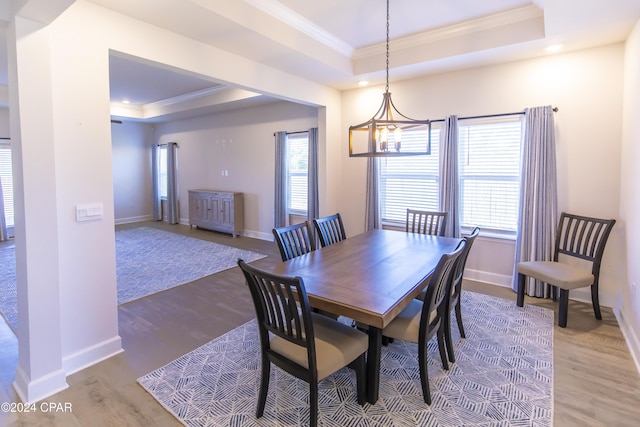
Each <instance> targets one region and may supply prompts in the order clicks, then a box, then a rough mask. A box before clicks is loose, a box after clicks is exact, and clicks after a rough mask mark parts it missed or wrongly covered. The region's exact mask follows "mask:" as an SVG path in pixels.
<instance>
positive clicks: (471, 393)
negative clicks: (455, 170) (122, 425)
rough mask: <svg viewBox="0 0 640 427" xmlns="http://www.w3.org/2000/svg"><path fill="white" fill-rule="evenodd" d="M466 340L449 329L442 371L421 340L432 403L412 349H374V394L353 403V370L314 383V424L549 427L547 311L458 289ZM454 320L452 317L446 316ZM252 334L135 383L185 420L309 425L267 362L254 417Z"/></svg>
mask: <svg viewBox="0 0 640 427" xmlns="http://www.w3.org/2000/svg"><path fill="white" fill-rule="evenodd" d="M462 307H463V318H464V325H465V331H466V334H467V338H466V339H460V337H459V335H458V331H457V327H456V326H454V327H453V335H454V339H455V341H454V342H455V348H454V351H455V355H456V363H454V364H453V365H451V367H450V370H449V371H444V370H443V369H442V365H441V362H440V356H439V353H438V350H437V344H436V341H435V339H433V340H432V341H431V342H430V343H429V377H430V385H431V395H432V398H433V402H432V404H431V405H430V406H429V405H427V404H425V403H424V401H423V398H422V389H421V387H420V374H419V369H418V363H417V354H418V352H417V345H416V344H411V343H406V342H403V341H400V340H395V341H394V342H393V343H392V344H390V345H389V346H387V347H383V349H382V362H381V373H380V375H381V380H380V397H379V400H378V402H377V403H376V404H375V405H370V404H365V405H364V406H359V405H358V404H357V402H356V396H355V375H354V374H353V371H352V370H350V369H346V368H345V369H343V370H341V371H339V372H337V373H336V374H334V375H332V376H330V377H328V378H326V379H324V380H323V381H322V382H321V383H320V385H319V389H320V390H319V399H318V401H319V406H320V410H319V425H321V426H339V427H342V426H381V427H382V426H384V427H387V426H411V427H413V426H551V425H552V423H553V409H552V408H553V311H551V310H548V309H544V308H540V307H536V306H533V305H530V304H528V305H526V306H525V307H524V308H520V307H517V306H516V304H515V302H513V301H508V300H505V299H499V298H494V297H489V296H486V295H481V294H476V293H472V292H464V293H463V300H462ZM453 324H454V325H455V324H456V323H455V319H454V320H453ZM259 379H260V338H259V336H258V334H257V326H256V323H255V320H252V321H250V322H248V323H246V324H244V325H242V326H240V327H238V328H236V329H234V330H232V331H231V332H229V333H227V334H225V335H223V336H221V337H219V338H217V339H215V340H213V341H211V342H209V343H208V344H206V345H204V346H202V347H200V348H198V349H196V350H194V351H192V352H190V353H188V354H186V355H184V356H182V357H180V358H179V359H177V360H175V361H173V362H171V363H169V364H168V365H166V366H164V367H162V368H160V369H158V370H156V371H154V372H151V373H149V374H147V375H145V376H143V377H141V378H139V379H138V383H139V384H140V385H142V387H144V388H145V389H146V390H147V391H148V392H149V393H150V394H151V395H152V396H153V397H154V398H155V399H156V400H158V401H159V402H160V404H162V406H164V407H165V408H166V409H167V410H169V412H171V413H172V414H173V415H174V416H175V417H176V418H178V420H180V422H182V423H183V424H185V425H187V426H194V427H195V426H299V425H305V424H306V425H308V424H309V404H308V395H309V387H308V385H307V384H306V383H305V382H303V381H301V380H298V379H296V378H294V377H292V376H291V375H289V374H287V373H285V372H284V371H282V370H280V369H278V368H276V367H272V369H271V382H270V385H269V396H268V398H267V404H266V408H265V413H264V416H263V417H262V418H260V419H256V418H255V408H256V403H257V396H258V387H259Z"/></svg>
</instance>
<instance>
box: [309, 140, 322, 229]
mask: <svg viewBox="0 0 640 427" xmlns="http://www.w3.org/2000/svg"><path fill="white" fill-rule="evenodd" d="M307 173H308V180H307V182H308V189H307V197H308V206H307V216H308V220H309V221H312V220H313V219H314V218H318V216H319V215H320V209H319V201H318V128H311V129H309V163H308V172H307Z"/></svg>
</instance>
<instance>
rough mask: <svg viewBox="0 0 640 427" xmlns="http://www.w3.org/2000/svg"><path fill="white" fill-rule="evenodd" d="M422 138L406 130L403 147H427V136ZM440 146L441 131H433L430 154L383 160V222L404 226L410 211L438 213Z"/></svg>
mask: <svg viewBox="0 0 640 427" xmlns="http://www.w3.org/2000/svg"><path fill="white" fill-rule="evenodd" d="M412 136H413V137H412ZM422 139H423V140H422V141H421V140H419V139H418V138H417V137H416V135H411V133H410V132H407V131H405V132H404V133H403V135H402V144H403V146H411V145H416V146H417V147H424V144H425V141H424V137H422ZM439 145H440V129H437V128H435V127H434V128H432V129H431V154H430V155H424V156H406V157H381V158H380V163H379V164H380V211H381V212H380V215H381V218H382V222H383V223H386V224H394V223H395V224H396V225H397V224H398V223H403V224H404V222H405V221H406V219H407V208H411V209H422V210H438V175H439V173H438V170H439V160H438V155H439V152H440V150H439ZM416 151H418V149H416Z"/></svg>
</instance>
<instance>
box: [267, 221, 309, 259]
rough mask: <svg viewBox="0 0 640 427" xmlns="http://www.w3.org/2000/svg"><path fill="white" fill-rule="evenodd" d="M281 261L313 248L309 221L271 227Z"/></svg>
mask: <svg viewBox="0 0 640 427" xmlns="http://www.w3.org/2000/svg"><path fill="white" fill-rule="evenodd" d="M273 236H274V237H275V240H276V243H277V244H278V249H279V250H280V256H281V257H282V261H288V260H290V259H292V258H295V257H298V256H300V255H304V254H306V253H309V252H311V251H312V250H314V249H315V246H314V244H313V240H312V239H311V226H310V225H309V221H305V222H301V223H299V224H294V225H289V226H286V227H279V228H274V229H273Z"/></svg>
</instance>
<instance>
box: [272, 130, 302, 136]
mask: <svg viewBox="0 0 640 427" xmlns="http://www.w3.org/2000/svg"><path fill="white" fill-rule="evenodd" d="M276 133H277V132H274V133H273V136H276ZM285 133H286V134H287V135H295V134H297V133H309V131H308V130H299V131H296V132H285Z"/></svg>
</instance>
